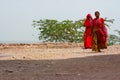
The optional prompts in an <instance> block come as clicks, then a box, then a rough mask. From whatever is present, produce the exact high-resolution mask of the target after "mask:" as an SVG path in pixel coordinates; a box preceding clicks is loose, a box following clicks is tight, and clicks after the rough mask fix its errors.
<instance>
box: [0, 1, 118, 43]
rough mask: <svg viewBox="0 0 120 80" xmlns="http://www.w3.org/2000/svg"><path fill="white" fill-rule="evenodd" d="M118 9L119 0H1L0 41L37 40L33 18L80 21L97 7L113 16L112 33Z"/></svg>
mask: <svg viewBox="0 0 120 80" xmlns="http://www.w3.org/2000/svg"><path fill="white" fill-rule="evenodd" d="M119 8H120V0H0V42H37V41H38V31H37V30H36V29H34V28H33V27H32V21H33V20H39V19H46V18H47V19H58V20H64V19H72V20H79V19H81V18H84V17H85V16H86V14H87V13H91V14H92V15H93V17H94V12H95V11H96V10H98V11H100V12H101V17H109V18H112V19H115V22H114V24H112V25H111V30H109V33H113V30H114V29H119V27H120V10H119ZM119 30H120V29H119Z"/></svg>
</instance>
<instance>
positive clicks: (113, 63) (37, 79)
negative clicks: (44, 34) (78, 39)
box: [0, 44, 120, 80]
mask: <svg viewBox="0 0 120 80" xmlns="http://www.w3.org/2000/svg"><path fill="white" fill-rule="evenodd" d="M48 45H49V46H48ZM56 46H57V47H56ZM0 80H120V45H114V46H110V47H108V49H107V50H102V52H101V53H95V52H92V51H91V50H90V49H88V50H85V49H83V48H82V47H81V46H80V44H57V45H56V44H52V46H51V44H47V45H42V46H38V45H37V47H36V45H27V46H26V45H22V46H19V45H6V44H4V45H3V44H2V45H0Z"/></svg>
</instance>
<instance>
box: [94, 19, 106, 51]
mask: <svg viewBox="0 0 120 80" xmlns="http://www.w3.org/2000/svg"><path fill="white" fill-rule="evenodd" d="M94 26H95V27H97V38H98V39H97V40H98V41H97V42H98V47H99V48H100V49H104V48H107V29H106V27H105V25H104V19H103V18H99V19H97V18H95V19H94Z"/></svg>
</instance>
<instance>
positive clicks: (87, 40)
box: [84, 14, 93, 49]
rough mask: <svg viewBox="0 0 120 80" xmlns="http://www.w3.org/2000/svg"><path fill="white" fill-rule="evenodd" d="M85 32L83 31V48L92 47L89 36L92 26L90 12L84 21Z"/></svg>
mask: <svg viewBox="0 0 120 80" xmlns="http://www.w3.org/2000/svg"><path fill="white" fill-rule="evenodd" d="M84 26H85V33H84V48H85V49H91V48H92V37H91V31H92V26H93V18H92V16H91V14H87V16H86V19H85V22H84Z"/></svg>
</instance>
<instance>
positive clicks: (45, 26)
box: [33, 18, 114, 42]
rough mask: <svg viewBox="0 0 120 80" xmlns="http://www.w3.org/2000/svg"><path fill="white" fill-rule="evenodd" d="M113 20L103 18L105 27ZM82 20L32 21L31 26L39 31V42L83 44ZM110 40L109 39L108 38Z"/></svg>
mask: <svg viewBox="0 0 120 80" xmlns="http://www.w3.org/2000/svg"><path fill="white" fill-rule="evenodd" d="M113 21H114V20H113V19H108V18H105V25H106V26H108V27H109V26H110V25H109V24H108V23H113ZM83 23H84V19H81V20H78V21H72V20H63V21H57V20H49V19H45V20H39V21H33V26H34V27H36V28H38V29H39V31H40V34H39V40H42V41H45V42H83V36H84V27H83ZM110 38H111V37H110Z"/></svg>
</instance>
